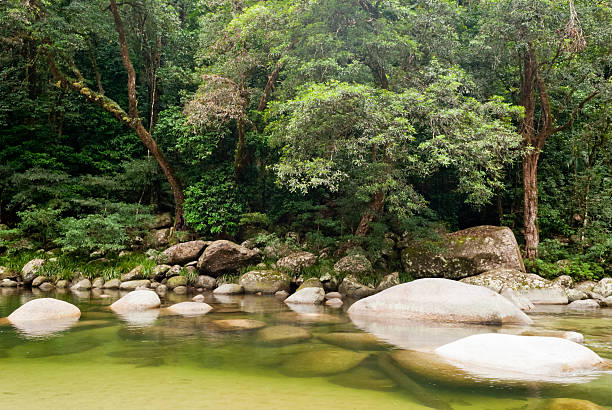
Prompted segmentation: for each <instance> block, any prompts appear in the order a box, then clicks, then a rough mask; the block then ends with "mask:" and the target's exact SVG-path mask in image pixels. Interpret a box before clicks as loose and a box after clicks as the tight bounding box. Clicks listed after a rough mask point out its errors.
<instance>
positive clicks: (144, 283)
mask: <svg viewBox="0 0 612 410" xmlns="http://www.w3.org/2000/svg"><path fill="white" fill-rule="evenodd" d="M150 285H151V281H150V280H148V279H141V280H128V281H127V282H122V283H121V284H120V285H119V289H122V290H134V289H136V288H140V287H145V288H148V287H149V286H150Z"/></svg>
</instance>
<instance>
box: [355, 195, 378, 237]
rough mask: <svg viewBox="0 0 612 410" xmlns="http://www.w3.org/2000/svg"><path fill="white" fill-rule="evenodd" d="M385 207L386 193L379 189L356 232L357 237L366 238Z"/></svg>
mask: <svg viewBox="0 0 612 410" xmlns="http://www.w3.org/2000/svg"><path fill="white" fill-rule="evenodd" d="M384 205H385V193H384V192H383V190H382V189H379V190H378V191H376V193H375V194H374V197H373V198H372V201H370V203H369V204H368V209H367V210H366V211H365V212H364V214H363V216H362V217H361V221H360V222H359V226H358V227H357V230H356V231H355V236H366V235H367V234H368V232H369V231H370V223H371V222H372V221H373V220H374V218H375V217H376V215H377V214H380V213H381V212H382V210H383V207H384Z"/></svg>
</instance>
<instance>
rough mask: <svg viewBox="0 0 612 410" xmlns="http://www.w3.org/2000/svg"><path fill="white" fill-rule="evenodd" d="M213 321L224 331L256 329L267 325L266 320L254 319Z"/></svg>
mask: <svg viewBox="0 0 612 410" xmlns="http://www.w3.org/2000/svg"><path fill="white" fill-rule="evenodd" d="M211 323H212V324H213V325H214V326H215V327H216V328H217V329H219V330H223V331H240V330H255V329H261V328H262V327H265V326H266V324H265V323H264V322H261V321H259V320H252V319H225V320H213V321H212V322H211Z"/></svg>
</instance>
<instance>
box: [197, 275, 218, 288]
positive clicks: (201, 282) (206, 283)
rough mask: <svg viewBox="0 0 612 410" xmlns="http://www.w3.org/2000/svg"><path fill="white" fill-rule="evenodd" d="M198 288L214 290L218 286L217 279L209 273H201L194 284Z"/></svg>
mask: <svg viewBox="0 0 612 410" xmlns="http://www.w3.org/2000/svg"><path fill="white" fill-rule="evenodd" d="M194 286H195V287H196V288H202V289H206V290H213V289H214V288H216V287H217V279H215V278H213V277H212V276H208V275H200V276H198V279H197V280H196V283H195V284H194Z"/></svg>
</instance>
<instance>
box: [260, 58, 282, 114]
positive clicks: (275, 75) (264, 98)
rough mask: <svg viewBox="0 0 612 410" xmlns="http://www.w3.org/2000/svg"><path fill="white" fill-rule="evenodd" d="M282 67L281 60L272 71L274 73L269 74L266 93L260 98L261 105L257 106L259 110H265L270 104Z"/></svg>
mask: <svg viewBox="0 0 612 410" xmlns="http://www.w3.org/2000/svg"><path fill="white" fill-rule="evenodd" d="M280 69H281V63H280V60H279V61H277V62H276V66H275V67H274V70H273V71H272V73H271V74H270V75H269V76H268V81H267V82H266V87H265V88H264V93H263V95H262V96H261V100H259V105H258V106H257V110H258V111H263V110H265V109H266V106H267V105H268V98H270V93H271V92H272V87H273V86H274V83H275V82H276V79H277V78H278V73H279V72H280Z"/></svg>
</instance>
